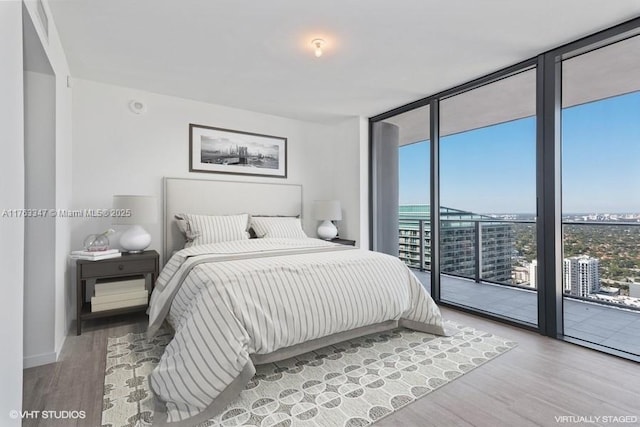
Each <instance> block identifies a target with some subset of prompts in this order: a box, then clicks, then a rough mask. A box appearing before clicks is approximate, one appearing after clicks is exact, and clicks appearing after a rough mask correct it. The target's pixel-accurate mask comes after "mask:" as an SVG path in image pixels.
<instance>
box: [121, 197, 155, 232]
mask: <svg viewBox="0 0 640 427" xmlns="http://www.w3.org/2000/svg"><path fill="white" fill-rule="evenodd" d="M113 209H114V210H115V211H116V212H114V213H115V215H113V216H112V218H111V223H112V224H115V225H139V224H152V223H155V222H157V221H158V207H157V206H156V198H155V197H153V196H113ZM117 211H122V212H117ZM129 212H130V213H131V215H120V214H122V213H129Z"/></svg>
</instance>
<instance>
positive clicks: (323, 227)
mask: <svg viewBox="0 0 640 427" xmlns="http://www.w3.org/2000/svg"><path fill="white" fill-rule="evenodd" d="M337 235H338V229H337V228H336V226H335V225H333V223H332V222H331V221H329V220H328V219H327V220H324V221H322V222H321V223H320V225H319V226H318V237H319V238H321V239H324V240H331V239H333V238H334V237H336V236H337Z"/></svg>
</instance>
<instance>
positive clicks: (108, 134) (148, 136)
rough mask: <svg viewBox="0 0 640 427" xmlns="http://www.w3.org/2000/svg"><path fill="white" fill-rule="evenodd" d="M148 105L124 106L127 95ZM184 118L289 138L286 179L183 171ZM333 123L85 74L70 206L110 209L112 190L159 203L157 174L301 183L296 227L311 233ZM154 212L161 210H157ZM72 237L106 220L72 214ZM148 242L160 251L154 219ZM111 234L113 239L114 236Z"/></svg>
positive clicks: (328, 184)
mask: <svg viewBox="0 0 640 427" xmlns="http://www.w3.org/2000/svg"><path fill="white" fill-rule="evenodd" d="M133 99H135V100H140V101H143V102H145V103H146V104H147V112H146V113H145V114H141V115H136V114H133V113H132V112H130V111H129V109H128V104H129V102H130V101H131V100H133ZM189 123H196V124H202V125H208V126H215V127H221V128H227V129H236V130H242V131H247V132H255V133H260V134H267V135H276V136H282V137H286V138H288V177H287V179H278V178H255V177H246V176H240V175H222V174H210V173H189V158H188V154H189ZM333 136H334V131H333V127H332V126H325V125H320V124H316V123H308V122H302V121H298V120H292V119H286V118H282V117H276V116H271V115H267V114H261V113H255V112H250V111H245V110H239V109H235V108H228V107H224V106H219V105H212V104H206V103H202V102H196V101H191V100H187V99H182V98H176V97H170V96H165V95H159V94H154V93H149V92H144V91H139V90H135V89H129V88H124V87H119V86H114V85H109V84H104V83H97V82H93V81H87V80H74V87H73V207H74V208H76V209H85V208H87V209H88V208H94V209H100V208H109V207H110V206H111V198H112V196H113V195H114V194H148V195H153V196H156V197H157V203H158V209H161V200H162V177H164V176H169V177H190V178H199V179H217V180H234V181H255V182H265V181H266V182H275V183H292V184H302V185H303V204H304V205H303V226H304V228H305V230H306V232H307V233H308V234H309V235H313V236H315V229H316V225H317V222H316V221H315V220H314V219H313V218H312V215H311V204H312V202H313V200H317V199H326V198H331V197H333V196H334V188H335V185H334V182H336V180H338V179H339V177H336V176H335V175H334V170H335V168H334V163H335V159H336V158H338V157H340V156H341V153H339V152H338V153H335V152H333V148H334V147H335V145H334V143H333V142H332V141H333V139H332V138H333ZM160 212H161V210H160ZM71 227H72V242H73V246H74V247H80V246H81V245H82V241H83V239H84V237H85V236H86V235H88V234H91V233H96V232H100V231H103V230H105V229H107V228H109V227H111V224H110V221H109V220H108V219H83V220H73V222H72V223H71ZM148 229H149V232H150V233H151V235H152V243H151V248H152V249H156V250H158V252H161V248H162V240H161V239H162V233H161V230H162V228H161V223H160V221H159V222H158V223H157V224H155V225H153V226H149V227H148ZM115 237H117V236H114V239H112V240H116V239H115Z"/></svg>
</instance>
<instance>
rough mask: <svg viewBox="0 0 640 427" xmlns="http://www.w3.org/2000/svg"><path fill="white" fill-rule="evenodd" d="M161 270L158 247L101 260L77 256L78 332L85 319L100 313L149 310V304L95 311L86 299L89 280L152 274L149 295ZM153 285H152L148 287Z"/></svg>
mask: <svg viewBox="0 0 640 427" xmlns="http://www.w3.org/2000/svg"><path fill="white" fill-rule="evenodd" d="M159 272H160V256H159V255H158V252H156V251H144V252H141V253H138V254H127V253H123V254H122V256H120V257H118V258H110V259H105V260H101V261H87V260H76V294H77V298H76V299H77V309H76V314H77V317H76V319H77V320H76V323H77V326H76V334H77V335H80V333H81V332H82V329H81V328H82V321H83V320H88V319H95V318H98V317H107V316H115V315H119V314H125V313H135V312H140V311H146V310H147V306H148V303H147V304H144V305H137V306H133V307H124V308H116V309H113V310H104V311H96V312H92V311H91V304H90V303H89V302H87V301H86V293H87V280H91V279H96V280H97V279H113V278H124V277H132V276H138V277H139V276H144V277H145V278H146V277H147V276H148V275H150V276H151V286H150V289H147V290H148V291H149V296H151V292H152V291H153V286H154V284H155V282H156V279H157V278H158V275H159ZM148 288H149V287H148Z"/></svg>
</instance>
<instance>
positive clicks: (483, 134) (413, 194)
mask: <svg viewBox="0 0 640 427" xmlns="http://www.w3.org/2000/svg"><path fill="white" fill-rule="evenodd" d="M442 120H446V118H442ZM535 126H536V122H535V118H534V117H529V118H525V119H520V120H515V121H511V122H507V123H502V124H497V125H494V126H489V127H485V128H480V129H475V130H472V131H468V132H464V133H460V134H456V135H450V136H446V137H443V138H442V139H441V140H440V203H441V205H442V206H447V207H451V208H457V209H462V210H469V211H472V212H477V213H534V212H535V198H536V193H535V183H536V182H535V180H536V167H535V135H536V129H535ZM399 166H400V204H409V203H426V204H428V203H429V144H428V142H421V143H416V144H411V145H406V146H403V147H401V148H400V156H399ZM562 168H563V169H562V196H563V212H564V213H622V212H630V213H640V92H635V93H632V94H627V95H621V96H617V97H613V98H608V99H604V100H600V101H596V102H591V103H588V104H584V105H579V106H575V107H571V108H567V109H564V110H563V112H562Z"/></svg>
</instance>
